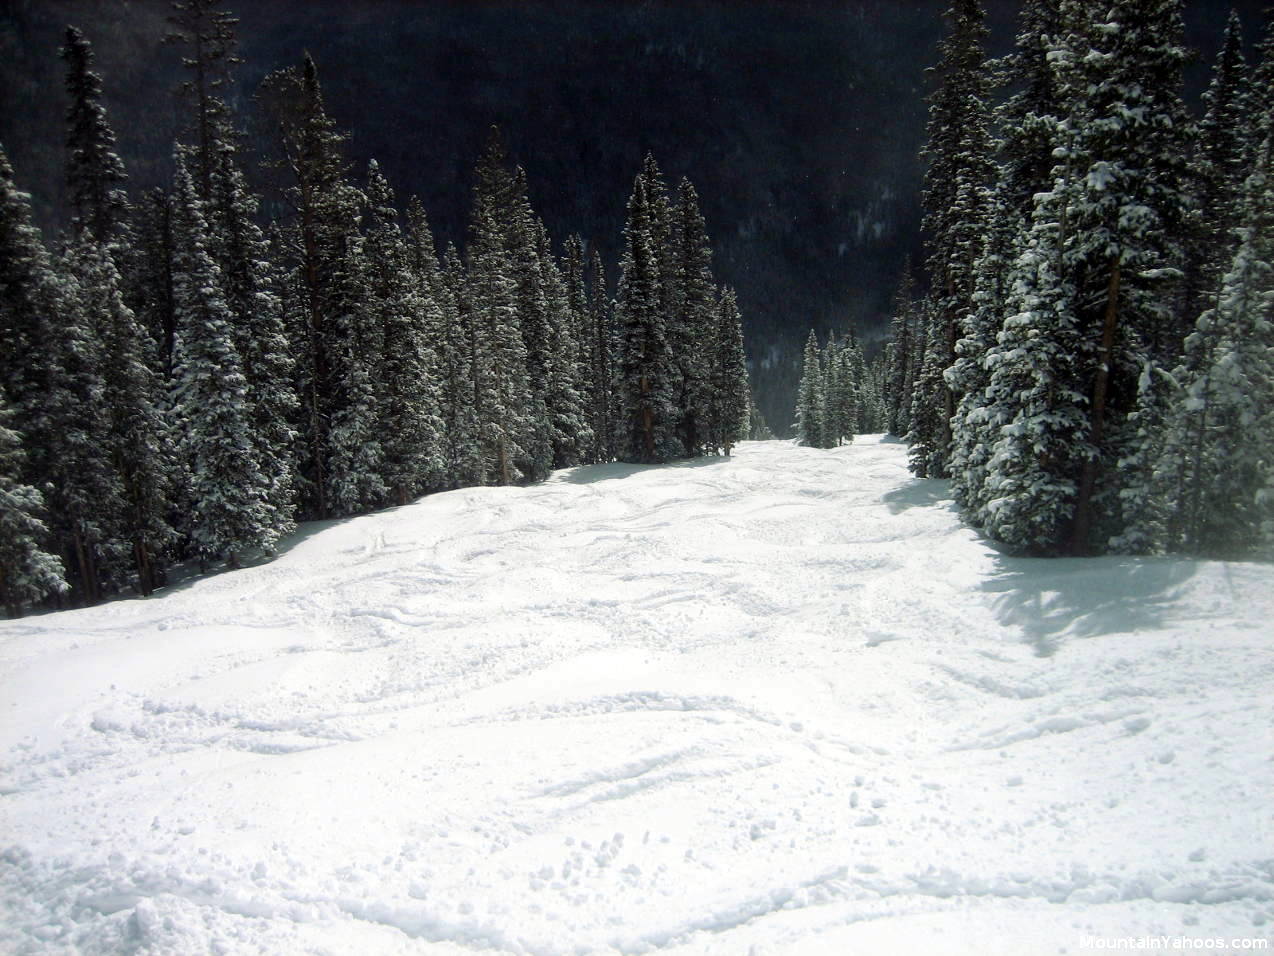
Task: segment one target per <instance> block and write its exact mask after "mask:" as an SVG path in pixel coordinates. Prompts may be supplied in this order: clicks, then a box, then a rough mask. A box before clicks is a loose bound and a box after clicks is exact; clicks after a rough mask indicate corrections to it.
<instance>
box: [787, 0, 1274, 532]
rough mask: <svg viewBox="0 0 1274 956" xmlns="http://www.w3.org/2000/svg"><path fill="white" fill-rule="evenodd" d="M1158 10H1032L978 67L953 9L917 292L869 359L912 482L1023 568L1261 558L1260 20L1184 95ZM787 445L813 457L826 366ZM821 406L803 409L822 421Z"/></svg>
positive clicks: (1104, 5)
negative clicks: (1009, 49) (1098, 560)
mask: <svg viewBox="0 0 1274 956" xmlns="http://www.w3.org/2000/svg"><path fill="white" fill-rule="evenodd" d="M1182 12H1183V4H1182V3H1181V2H1179V0H1122V2H1115V3H1111V2H1109V0H1032V2H1029V3H1025V4H1023V7H1022V20H1021V32H1020V35H1019V38H1018V42H1017V48H1016V50H1015V52H1014V53H1012V54H1011V55H1009V56H1007V57H1004V58H1001V59H994V60H990V59H988V58H987V57H986V56H985V53H984V49H983V45H984V40H985V38H986V28H985V25H984V11H983V6H982V4H981V3H980V2H979V0H957V2H955V3H954V4H953V6H952V8H951V10H950V11H949V14H948V15H949V20H950V24H951V32H950V34H949V36H948V37H947V39H946V40H945V41H944V43H943V45H942V48H941V62H940V63H939V64H938V66H937V69H936V74H937V77H938V84H937V88H936V90H935V92H934V94H933V95H932V98H931V118H930V125H929V142H928V146H927V148H926V158H927V161H928V173H927V177H926V191H925V197H924V199H925V209H926V222H925V227H926V231H927V234H928V241H929V251H930V254H929V258H928V261H927V263H926V273H927V274H926V276H925V277H924V278H925V280H926V281H925V282H924V285H926V286H927V289H928V291H925V292H920V291H918V287H919V284H918V283H913V282H912V280H911V278H910V273H908V277H907V278H906V279H905V280H904V283H903V288H902V289H901V290H900V292H899V294H898V297H897V301H896V305H895V314H894V318H893V334H892V339H891V342H890V344H889V345H888V347H887V349H886V353H885V355H884V357H883V359H882V361H883V362H884V364H885V369H884V371H883V374H882V375H881V376H880V378H881V381H882V382H883V388H884V395H883V396H882V400H883V405H884V408H885V419H886V425H887V427H888V429H889V430H890V431H892V432H893V433H894V434H896V435H898V436H905V438H906V440H907V441H908V443H909V444H910V446H911V451H910V460H911V466H912V470H913V471H914V473H915V474H916V475H917V476H920V477H931V478H950V479H951V482H952V487H953V490H954V494H955V498H956V501H957V503H958V504H959V506H960V508H961V510H962V512H963V514H964V516H965V517H966V519H967V520H968V521H969V522H970V523H971V524H973V525H974V526H975V527H978V528H980V529H982V530H983V531H985V532H986V533H987V534H988V535H989V536H990V537H992V538H993V539H995V540H997V541H999V542H1002V543H1003V544H1004V545H1006V546H1008V547H1009V548H1011V549H1013V550H1015V551H1020V552H1024V553H1029V554H1041V555H1058V554H1061V555H1082V554H1091V553H1100V552H1106V551H1115V552H1128V553H1147V552H1149V553H1156V552H1163V551H1184V552H1187V553H1196V554H1203V555H1214V556H1234V555H1244V554H1250V553H1252V551H1253V549H1254V548H1259V547H1262V546H1264V545H1267V544H1268V543H1269V542H1270V541H1271V540H1272V539H1274V325H1272V323H1274V178H1272V177H1271V172H1272V171H1271V148H1272V146H1271V137H1272V135H1274V11H1272V12H1271V14H1267V16H1266V24H1265V29H1264V39H1263V40H1262V41H1261V43H1260V45H1259V47H1258V48H1257V53H1258V59H1257V62H1256V63H1255V64H1254V65H1252V66H1249V65H1248V64H1247V63H1246V61H1245V57H1244V53H1243V36H1242V24H1241V23H1240V21H1239V18H1238V17H1237V16H1236V15H1234V14H1231V16H1230V19H1229V21H1228V23H1227V24H1224V25H1219V26H1223V27H1224V43H1223V45H1222V48H1221V52H1220V54H1219V55H1218V57H1217V59H1216V61H1215V64H1214V67H1213V73H1212V79H1211V83H1210V85H1209V87H1208V89H1207V92H1206V93H1205V94H1204V96H1203V103H1202V105H1203V110H1202V115H1201V116H1195V115H1192V113H1191V112H1190V111H1189V110H1188V109H1187V106H1186V103H1185V101H1184V100H1183V95H1182V87H1183V71H1184V68H1185V65H1186V64H1187V63H1188V62H1189V60H1190V59H1191V54H1190V51H1189V50H1188V49H1187V47H1186V45H1185V42H1184V27H1183V21H1182ZM807 369H808V370H809V371H807V374H806V380H807V381H808V384H803V386H802V392H801V396H802V398H801V409H800V410H799V415H800V421H801V433H802V438H803V440H805V441H806V442H807V443H809V444H816V445H817V444H826V443H828V440H829V436H827V435H825V434H824V431H823V430H822V429H823V425H822V423H823V422H824V421H825V420H826V419H827V417H828V416H829V415H831V414H832V412H831V411H830V409H831V406H832V404H834V403H833V402H832V399H831V397H830V396H831V395H832V394H833V392H832V391H831V390H829V391H828V392H827V394H826V395H822V396H820V394H819V392H818V389H820V388H822V387H823V385H822V383H823V382H824V380H825V379H826V377H827V375H828V362H827V361H824V362H822V364H821V365H820V364H819V363H818V362H816V361H814V360H813V359H812V358H807ZM820 402H821V404H820Z"/></svg>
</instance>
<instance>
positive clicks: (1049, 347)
mask: <svg viewBox="0 0 1274 956" xmlns="http://www.w3.org/2000/svg"><path fill="white" fill-rule="evenodd" d="M1061 200H1062V196H1061V195H1060V194H1059V193H1050V194H1048V196H1047V201H1043V202H1041V204H1040V205H1039V207H1038V208H1037V210H1036V220H1035V223H1034V225H1033V227H1032V229H1031V232H1030V234H1029V236H1028V237H1027V240H1026V241H1027V245H1026V248H1025V249H1023V250H1022V251H1021V252H1020V253H1019V254H1018V256H1017V259H1016V260H1015V262H1014V265H1013V272H1012V281H1013V285H1012V293H1011V295H1010V297H1009V304H1008V307H1007V309H1006V312H1007V317H1006V318H1005V320H1004V323H1003V327H1002V329H1001V330H1000V331H999V333H998V334H997V335H996V339H995V344H994V345H993V346H992V347H991V349H990V351H989V352H988V353H987V356H986V359H985V362H986V367H987V369H988V370H989V372H990V379H989V382H988V384H987V392H986V394H987V401H986V403H985V405H984V412H983V414H984V415H985V416H987V421H986V422H985V423H984V424H983V427H984V428H985V433H986V435H987V438H988V439H993V440H994V442H993V444H991V445H990V449H989V451H990V456H989V458H988V460H987V461H986V462H985V466H984V467H985V474H984V475H983V476H982V480H981V482H980V483H979V484H978V485H977V486H972V487H970V488H969V489H968V490H966V491H962V497H963V501H964V506H965V510H966V514H967V515H969V517H970V520H971V521H972V523H973V524H975V525H977V526H979V527H981V528H983V529H984V530H985V531H986V532H987V533H988V534H989V535H991V536H992V537H993V538H996V539H998V540H1000V541H1003V542H1004V543H1006V544H1008V545H1009V546H1010V547H1012V548H1015V549H1018V550H1022V551H1025V552H1030V553H1035V554H1052V553H1058V552H1060V551H1062V550H1063V549H1064V543H1065V538H1066V534H1067V531H1068V529H1069V527H1070V523H1071V519H1072V515H1073V509H1074V500H1075V489H1076V481H1075V477H1074V476H1075V474H1076V473H1077V470H1078V467H1079V460H1080V456H1081V454H1082V450H1083V449H1082V442H1083V435H1084V427H1085V424H1086V422H1085V415H1084V396H1083V394H1082V393H1081V392H1080V391H1079V390H1078V389H1079V384H1078V382H1079V373H1078V369H1077V364H1078V358H1079V353H1080V343H1079V330H1078V328H1077V323H1076V319H1075V315H1074V309H1073V305H1072V303H1073V300H1074V296H1075V290H1074V286H1073V284H1072V283H1071V282H1070V281H1068V280H1067V279H1066V278H1065V276H1063V275H1062V274H1060V273H1059V270H1058V263H1059V260H1060V258H1061V249H1060V245H1061V240H1062V238H1063V236H1062V229H1061V225H1060V219H1061V216H1060V215H1059V213H1058V209H1057V204H1058V203H1060V202H1061ZM973 476H974V473H970V472H967V473H966V477H965V479H964V480H965V481H966V482H967V483H969V485H972V480H973Z"/></svg>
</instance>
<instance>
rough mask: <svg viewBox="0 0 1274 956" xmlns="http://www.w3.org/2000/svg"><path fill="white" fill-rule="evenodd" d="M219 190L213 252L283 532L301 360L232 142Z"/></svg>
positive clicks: (289, 520)
mask: <svg viewBox="0 0 1274 956" xmlns="http://www.w3.org/2000/svg"><path fill="white" fill-rule="evenodd" d="M214 162H215V165H214V167H213V170H212V189H211V192H210V194H209V197H208V200H207V202H206V203H205V206H204V208H205V210H206V212H207V218H208V225H209V229H210V233H211V235H210V242H211V251H212V253H213V257H214V259H215V261H216V262H217V264H218V267H219V269H220V270H221V281H222V290H223V292H224V294H225V300H226V305H227V306H228V307H229V309H230V313H231V315H232V316H233V328H234V336H235V339H234V345H235V349H236V351H237V352H238V354H239V358H240V361H241V362H242V364H243V375H244V378H245V379H246V380H247V383H248V396H247V404H248V407H249V409H250V415H251V421H252V431H253V440H254V441H255V442H256V445H257V449H258V454H257V458H258V461H259V462H260V465H261V470H262V474H263V475H264V477H265V479H266V482H267V486H268V489H269V491H268V494H267V496H266V503H267V505H268V506H269V509H270V512H271V521H272V522H273V524H274V526H275V529H276V531H277V533H278V534H279V535H280V536H282V535H285V534H288V533H289V532H291V531H292V530H293V529H294V527H295V517H294V516H295V510H296V481H295V473H296V447H297V424H298V421H299V415H300V405H299V403H298V401H297V398H296V391H295V386H294V383H293V378H294V376H295V367H294V366H295V363H294V361H293V358H292V345H291V342H290V340H289V338H288V334H287V330H286V328H285V318H284V310H283V302H282V301H281V299H280V295H279V292H278V291H277V290H276V288H275V277H274V274H273V269H272V267H271V265H270V249H269V244H268V243H267V242H266V239H265V236H264V235H263V234H262V232H261V229H260V227H258V226H257V224H256V221H255V220H256V212H257V205H258V203H257V199H256V197H255V196H253V195H252V194H251V193H250V192H249V191H248V188H247V184H246V183H245V182H244V178H243V173H242V172H241V171H240V169H239V167H238V164H237V162H236V150H235V147H234V146H233V145H232V144H230V143H219V144H217V147H216V156H215V157H214Z"/></svg>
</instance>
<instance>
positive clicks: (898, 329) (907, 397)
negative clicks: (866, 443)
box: [886, 259, 920, 438]
mask: <svg viewBox="0 0 1274 956" xmlns="http://www.w3.org/2000/svg"><path fill="white" fill-rule="evenodd" d="M890 311H891V315H892V318H891V319H890V322H889V346H888V349H889V353H888V354H889V363H888V364H889V368H888V382H887V395H886V402H887V404H888V411H889V415H888V421H887V423H886V430H887V431H888V432H889V433H890V434H891V435H897V436H898V437H899V438H901V437H902V436H903V435H906V434H907V432H908V431H909V430H910V429H911V392H912V388H913V386H914V385H915V380H916V368H915V361H914V359H915V356H916V339H917V338H918V337H920V336H919V335H918V334H917V333H918V332H919V329H918V321H917V318H918V310H917V308H916V280H915V276H914V274H913V272H912V266H911V260H910V259H908V260H907V261H906V263H904V265H903V270H902V277H901V278H900V279H899V281H898V290H897V291H896V292H895V293H894V299H893V305H892V306H891V310H890Z"/></svg>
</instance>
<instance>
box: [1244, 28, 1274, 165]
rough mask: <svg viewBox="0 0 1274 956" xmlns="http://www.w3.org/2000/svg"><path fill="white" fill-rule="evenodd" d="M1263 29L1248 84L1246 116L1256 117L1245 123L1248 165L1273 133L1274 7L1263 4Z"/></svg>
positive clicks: (1253, 160)
mask: <svg viewBox="0 0 1274 956" xmlns="http://www.w3.org/2000/svg"><path fill="white" fill-rule="evenodd" d="M1263 29H1264V32H1263V34H1262V36H1261V42H1260V43H1258V44H1257V48H1256V53H1257V60H1256V65H1255V67H1254V68H1253V69H1252V73H1251V82H1250V83H1249V85H1248V110H1249V115H1250V116H1251V117H1253V118H1254V119H1255V122H1251V123H1248V124H1247V131H1248V136H1247V155H1248V166H1249V167H1251V166H1254V165H1256V163H1257V161H1258V159H1259V157H1260V154H1261V150H1262V149H1263V148H1264V147H1265V140H1266V138H1267V137H1268V136H1270V134H1271V133H1274V7H1266V9H1265V26H1264V28H1263Z"/></svg>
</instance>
